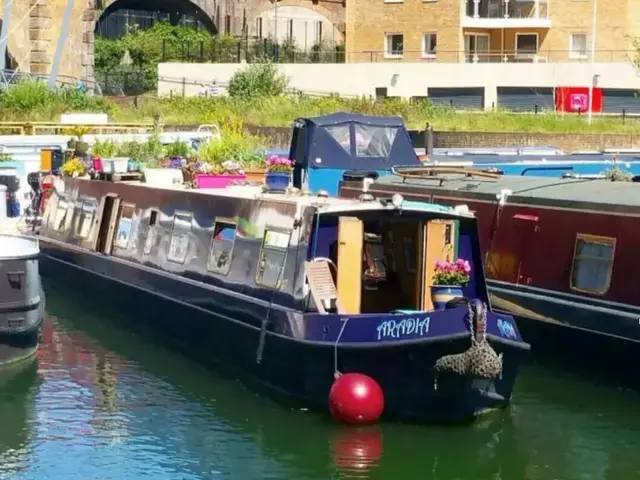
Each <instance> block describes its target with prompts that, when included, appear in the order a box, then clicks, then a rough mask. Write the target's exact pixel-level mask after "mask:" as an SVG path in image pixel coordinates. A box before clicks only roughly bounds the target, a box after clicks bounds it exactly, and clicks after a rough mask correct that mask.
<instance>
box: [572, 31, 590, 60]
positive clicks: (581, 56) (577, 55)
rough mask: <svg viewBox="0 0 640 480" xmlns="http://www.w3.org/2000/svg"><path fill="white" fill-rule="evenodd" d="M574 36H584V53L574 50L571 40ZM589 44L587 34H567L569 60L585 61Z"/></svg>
mask: <svg viewBox="0 0 640 480" xmlns="http://www.w3.org/2000/svg"><path fill="white" fill-rule="evenodd" d="M574 35H584V53H581V52H580V51H578V50H576V49H575V48H574V47H575V45H574V42H573V38H574ZM588 43H589V34H588V33H586V32H572V33H570V34H569V58H570V59H572V60H587V59H588V58H589V52H588V49H587V45H588Z"/></svg>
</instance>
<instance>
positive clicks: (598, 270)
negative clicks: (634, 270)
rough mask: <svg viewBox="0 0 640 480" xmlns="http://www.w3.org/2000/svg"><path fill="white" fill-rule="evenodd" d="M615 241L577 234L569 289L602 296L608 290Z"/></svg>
mask: <svg viewBox="0 0 640 480" xmlns="http://www.w3.org/2000/svg"><path fill="white" fill-rule="evenodd" d="M615 249H616V239H615V238H611V237H599V236H594V235H586V234H582V233H579V234H577V235H576V247H575V251H574V256H573V266H572V268H571V289H572V290H575V291H578V292H584V293H592V294H596V295H604V294H605V293H607V291H608V290H609V285H610V283H611V273H612V271H613V258H614V254H615Z"/></svg>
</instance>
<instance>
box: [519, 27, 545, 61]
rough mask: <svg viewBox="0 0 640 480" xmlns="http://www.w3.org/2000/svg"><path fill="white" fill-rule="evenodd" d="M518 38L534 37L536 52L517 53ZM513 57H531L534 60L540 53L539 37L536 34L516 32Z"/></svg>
mask: <svg viewBox="0 0 640 480" xmlns="http://www.w3.org/2000/svg"><path fill="white" fill-rule="evenodd" d="M518 37H536V51H535V52H534V53H528V52H527V53H524V52H523V53H519V52H518ZM514 47H515V52H514V53H515V56H516V57H518V56H520V55H532V56H533V59H534V60H535V59H536V58H537V57H538V54H539V53H540V35H539V34H538V32H516V42H515V45H514Z"/></svg>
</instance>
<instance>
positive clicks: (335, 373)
mask: <svg viewBox="0 0 640 480" xmlns="http://www.w3.org/2000/svg"><path fill="white" fill-rule="evenodd" d="M349 320H351V317H347V318H345V319H344V320H343V322H344V323H343V324H342V328H341V329H340V333H338V338H336V342H335V343H334V345H333V378H338V377H339V376H340V375H342V373H340V370H338V344H339V343H340V340H342V334H343V333H344V329H345V328H347V323H349Z"/></svg>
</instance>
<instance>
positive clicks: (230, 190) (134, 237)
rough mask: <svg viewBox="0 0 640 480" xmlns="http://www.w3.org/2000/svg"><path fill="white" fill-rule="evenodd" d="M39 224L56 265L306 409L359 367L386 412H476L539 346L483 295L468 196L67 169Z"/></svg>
mask: <svg viewBox="0 0 640 480" xmlns="http://www.w3.org/2000/svg"><path fill="white" fill-rule="evenodd" d="M39 238H40V245H41V249H42V255H41V259H42V260H41V263H42V274H43V276H44V277H45V278H51V279H55V281H56V282H65V284H69V285H73V286H74V288H78V289H84V291H86V292H87V293H86V294H87V295H91V296H93V297H95V296H99V297H100V298H101V299H103V300H104V302H105V303H109V304H114V303H121V304H122V305H125V306H126V308H127V310H128V312H130V313H131V314H132V315H131V321H132V322H141V323H146V324H147V325H149V326H150V327H151V328H153V329H154V330H155V331H158V332H162V333H163V335H164V336H168V337H171V338H172V339H173V341H174V343H177V344H179V345H181V346H182V347H183V350H184V351H185V352H187V353H188V354H191V355H192V356H194V357H196V358H198V359H202V360H204V361H205V362H207V363H208V362H211V363H217V364H219V365H222V366H224V367H229V368H231V369H232V370H234V371H235V372H237V373H238V374H239V376H240V377H246V378H248V379H250V380H252V383H255V382H253V381H256V382H258V383H259V384H260V385H262V386H263V387H266V388H267V390H269V391H271V392H274V393H277V394H279V395H277V396H278V397H280V396H281V395H284V396H285V397H286V398H287V399H289V400H295V401H296V402H300V403H301V404H303V405H305V406H307V407H309V408H317V409H323V408H324V409H326V406H327V401H328V395H329V391H330V389H331V386H332V384H333V382H334V376H335V375H336V374H340V373H347V372H354V373H362V374H366V375H368V376H370V377H371V378H373V379H374V380H375V381H376V382H377V383H378V384H379V385H380V386H381V388H382V390H383V392H384V396H385V416H386V418H390V419H393V418H397V419H407V420H411V421H416V422H421V421H470V420H472V419H473V418H475V417H476V416H477V415H480V414H481V413H483V412H486V411H488V410H492V409H495V408H500V407H504V406H506V405H508V404H509V401H510V398H511V392H512V389H513V385H514V382H515V379H516V376H517V368H518V362H519V358H520V357H521V355H522V353H523V352H525V351H526V350H527V349H528V348H529V345H528V344H527V343H526V342H524V341H523V339H522V337H521V335H520V333H519V330H518V327H517V325H516V323H515V322H514V320H513V318H512V317H511V316H509V315H505V314H496V313H494V312H493V311H491V309H490V308H488V307H487V306H486V305H487V302H488V293H487V289H486V284H485V278H484V269H483V265H482V258H481V253H480V249H479V243H478V237H477V225H476V220H475V218H474V216H473V215H471V214H469V213H468V212H466V210H465V209H464V208H463V207H458V208H454V207H441V206H437V205H428V204H425V203H420V202H406V201H404V199H402V197H401V196H399V195H397V196H395V197H393V198H392V199H381V200H374V199H372V198H371V196H370V195H368V194H366V192H365V193H363V194H362V196H360V197H359V198H357V199H348V200H347V199H339V198H329V197H328V196H327V195H326V194H323V193H320V194H318V195H310V194H308V193H307V194H305V192H301V191H300V190H298V189H292V188H290V189H288V190H287V192H285V193H271V192H265V191H264V190H263V187H262V186H251V185H242V186H240V185H238V186H230V187H227V188H222V189H210V190H204V189H199V190H186V189H182V188H178V187H167V188H156V187H152V186H150V185H149V184H144V183H136V182H132V183H128V182H127V183H124V182H123V183H116V182H103V181H97V180H84V179H77V178H64V179H62V178H61V179H57V180H56V181H55V182H54V187H53V192H52V194H51V197H50V199H49V201H48V202H47V206H46V210H45V214H44V217H43V222H42V226H41V228H40V231H39ZM454 256H456V257H460V258H464V259H466V260H468V261H469V262H470V264H471V274H470V279H469V281H468V283H467V284H466V286H465V287H464V291H463V296H462V297H458V298H454V299H453V300H451V301H449V302H448V303H447V304H446V305H445V308H434V302H433V300H432V298H431V294H430V290H429V285H430V284H431V280H432V278H433V276H434V274H435V267H434V266H435V262H437V261H445V260H448V261H452V260H453V257H454ZM438 306H439V304H438ZM128 317H129V316H128Z"/></svg>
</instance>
